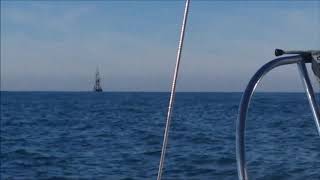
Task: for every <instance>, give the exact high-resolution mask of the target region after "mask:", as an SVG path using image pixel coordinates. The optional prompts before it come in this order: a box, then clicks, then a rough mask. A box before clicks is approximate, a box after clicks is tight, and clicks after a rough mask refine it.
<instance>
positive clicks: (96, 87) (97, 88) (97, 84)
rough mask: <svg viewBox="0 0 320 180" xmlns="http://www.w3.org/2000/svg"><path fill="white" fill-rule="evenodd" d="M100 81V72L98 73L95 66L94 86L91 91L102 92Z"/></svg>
mask: <svg viewBox="0 0 320 180" xmlns="http://www.w3.org/2000/svg"><path fill="white" fill-rule="evenodd" d="M100 82H101V78H100V73H99V69H98V68H97V71H96V76H95V84H94V87H93V91H94V92H102V88H101V84H100Z"/></svg>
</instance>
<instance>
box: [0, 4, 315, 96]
mask: <svg viewBox="0 0 320 180" xmlns="http://www.w3.org/2000/svg"><path fill="white" fill-rule="evenodd" d="M184 5H185V2H184V1H178V0H177V1H143V0H140V1H58V2H55V1H29V2H26V1H1V90H4V91H91V90H92V88H93V83H94V74H95V71H96V68H97V67H98V68H99V70H100V73H101V76H102V88H103V89H104V90H105V91H169V90H170V86H171V81H172V76H173V71H174V66H175V60H176V51H177V46H178V40H179V33H180V29H181V23H182V18H183V10H184ZM319 31H320V1H280V2H276V1H262V2H261V1H227V2H225V1H199V0H193V1H191V4H190V12H189V19H188V22H187V29H186V35H185V42H184V47H183V52H182V59H181V66H180V72H179V79H178V83H177V91H204V92H211V91H213V92H216V91H218V92H221V91H223V92H239V91H243V90H244V89H245V87H246V85H247V83H248V81H249V79H250V78H251V76H252V75H253V74H254V73H255V72H256V71H257V70H258V68H259V67H261V66H262V65H263V64H264V63H266V62H268V61H270V60H272V59H274V58H275V57H274V49H275V48H282V49H288V50H309V49H320V32H319ZM258 90H259V91H285V92H297V91H303V89H302V85H301V80H300V77H299V73H298V71H297V67H296V65H290V66H286V67H279V68H277V69H275V70H273V71H272V72H271V73H270V74H268V75H267V76H266V77H265V78H264V80H263V81H262V83H261V86H260V87H259V88H258Z"/></svg>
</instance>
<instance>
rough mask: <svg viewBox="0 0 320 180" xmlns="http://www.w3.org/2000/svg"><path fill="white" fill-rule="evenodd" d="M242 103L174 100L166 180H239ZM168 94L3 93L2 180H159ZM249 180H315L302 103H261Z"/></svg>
mask: <svg viewBox="0 0 320 180" xmlns="http://www.w3.org/2000/svg"><path fill="white" fill-rule="evenodd" d="M240 98H241V93H178V94H177V96H176V104H175V107H174V116H173V119H172V124H171V129H170V135H169V145H168V152H167V156H166V160H165V169H164V175H163V178H164V179H218V180H220V179H227V180H228V179H230V180H235V179H237V171H236V157H235V120H236V117H237V111H238V105H239V101H240ZM168 99H169V93H116V92H105V93H91V92H72V93H63V92H2V93H1V179H111V180H113V179H115V180H117V179H156V175H157V170H158V163H159V158H160V150H161V145H162V138H163V131H164V126H165V116H166V111H167V106H168ZM246 144H247V160H248V172H249V177H251V179H272V180H276V179H290V180H292V179H308V180H313V179H315V180H316V179H320V138H319V136H318V134H317V131H316V127H315V124H314V120H313V119H312V114H311V110H310V108H309V106H308V102H307V99H306V97H305V94H303V93H258V94H256V95H255V96H254V98H253V103H252V104H251V108H250V111H249V116H248V123H247V142H246Z"/></svg>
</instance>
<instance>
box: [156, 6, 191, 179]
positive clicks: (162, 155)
mask: <svg viewBox="0 0 320 180" xmlns="http://www.w3.org/2000/svg"><path fill="white" fill-rule="evenodd" d="M189 4H190V0H186V4H185V8H184V15H183V21H182V27H181V33H180V40H179V46H178V52H177V59H176V66H175V70H174V76H173V81H172V86H171V95H170V101H169V107H168V114H167V121H166V127H165V131H164V136H163V144H162V150H161V157H160V163H159V170H158V177H157V180H161V176H162V169H163V164H164V158H165V154H166V149H167V144H168V136H169V128H170V121H171V114H172V109H173V104H174V98H175V92H176V82H177V78H178V71H179V65H180V59H181V52H182V46H183V40H184V34H185V29H186V23H187V19H188V12H189Z"/></svg>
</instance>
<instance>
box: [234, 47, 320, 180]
mask: <svg viewBox="0 0 320 180" xmlns="http://www.w3.org/2000/svg"><path fill="white" fill-rule="evenodd" d="M275 54H276V56H281V55H283V54H299V55H295V56H289V57H281V58H277V59H274V60H272V61H270V62H268V63H267V64H265V65H264V66H262V67H261V68H260V69H259V70H258V71H257V72H256V73H255V74H254V75H253V77H252V78H251V80H250V81H249V84H248V85H247V87H246V90H245V92H244V94H243V96H242V99H241V102H240V107H239V115H238V119H237V122H236V156H237V168H238V177H239V180H248V174H247V166H246V159H245V125H246V119H247V113H248V108H249V105H250V101H251V97H252V95H253V93H254V90H255V88H256V87H257V85H258V84H259V82H260V81H261V80H262V78H263V76H264V75H266V74H267V73H268V72H269V71H271V70H272V69H274V68H276V67H279V66H283V65H288V64H297V65H298V69H299V72H300V76H301V79H302V83H303V85H304V88H305V91H306V94H307V97H308V101H309V104H310V107H311V109H312V114H313V117H314V120H315V123H316V127H317V130H318V133H319V135H320V110H319V106H318V104H317V103H316V98H315V94H314V91H313V88H312V85H311V82H310V78H309V75H308V71H307V68H306V63H311V62H312V63H313V61H315V60H317V59H316V58H319V56H318V55H319V54H320V51H283V50H279V49H277V50H276V51H275ZM316 68H320V65H319V67H316Z"/></svg>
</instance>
